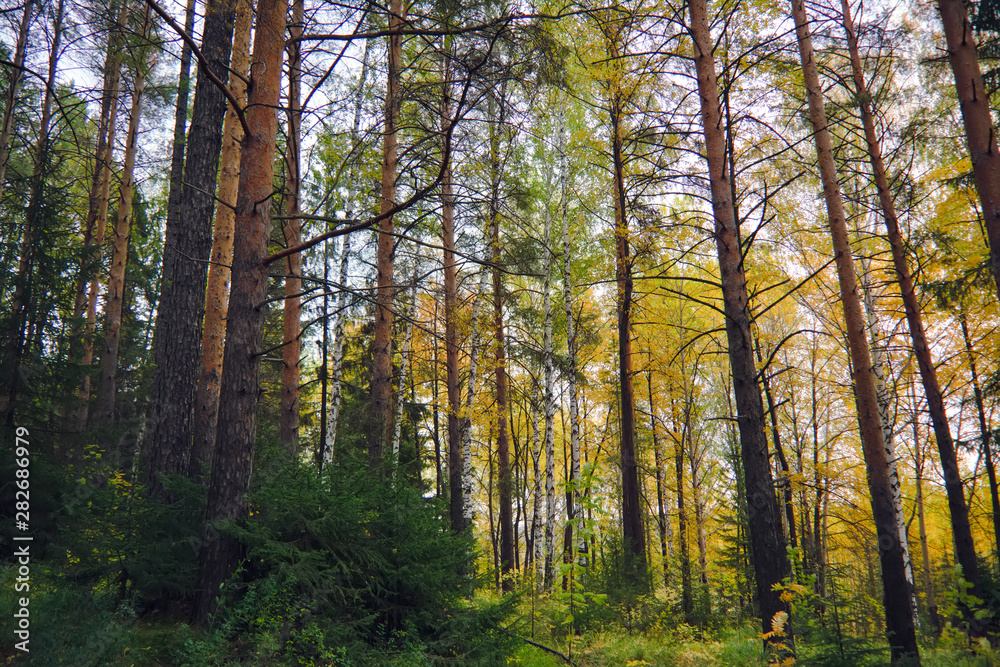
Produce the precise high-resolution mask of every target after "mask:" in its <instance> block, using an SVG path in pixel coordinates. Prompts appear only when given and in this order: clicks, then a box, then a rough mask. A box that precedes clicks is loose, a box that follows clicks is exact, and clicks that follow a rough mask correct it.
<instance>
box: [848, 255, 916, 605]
mask: <svg viewBox="0 0 1000 667" xmlns="http://www.w3.org/2000/svg"><path fill="white" fill-rule="evenodd" d="M858 264H859V265H860V267H861V273H860V275H859V276H858V277H859V279H860V283H861V294H862V298H863V299H864V305H865V315H866V318H865V319H866V325H867V327H868V338H869V340H870V341H871V348H872V365H873V369H872V370H873V372H874V374H875V392H876V398H877V399H878V414H879V421H881V422H882V438H883V440H884V441H885V457H886V459H887V460H888V461H889V483H890V484H891V485H892V502H893V504H894V505H895V506H896V527H897V529H898V531H899V542H900V544H901V545H902V547H903V566H904V568H905V570H906V580H907V581H908V582H909V583H910V590H912V591H916V589H915V588H914V587H913V563H912V561H911V559H910V545H909V540H907V535H906V514H905V513H904V511H903V491H902V488H903V487H902V483H901V482H900V479H899V468H898V466H897V465H896V461H897V459H898V457H897V456H896V442H895V438H894V432H893V422H894V420H893V418H892V398H891V396H890V394H889V388H888V387H887V386H886V384H885V369H886V366H887V364H888V360H887V359H886V353H885V346H884V345H883V344H882V332H881V331H880V328H879V324H878V317H877V315H876V313H875V297H874V295H873V294H872V290H871V262H870V260H869V259H868V258H867V257H860V256H859V257H858ZM911 602H912V604H913V612H914V613H913V619H914V622H916V621H917V620H918V614H917V613H916V611H917V610H916V604H917V600H916V593H915V592H914V594H913V595H911Z"/></svg>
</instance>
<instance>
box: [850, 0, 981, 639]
mask: <svg viewBox="0 0 1000 667" xmlns="http://www.w3.org/2000/svg"><path fill="white" fill-rule="evenodd" d="M842 13H843V15H842V21H843V25H844V32H845V33H846V35H847V46H848V51H849V53H850V57H851V74H852V78H853V80H854V89H855V90H854V92H855V95H856V97H857V100H858V106H859V111H860V113H861V122H862V125H863V127H864V134H865V144H866V148H867V152H868V159H869V161H870V162H871V168H872V176H873V178H874V181H875V188H876V190H877V192H878V200H879V204H880V206H881V209H882V218H883V220H884V221H885V227H886V233H887V235H888V239H889V247H890V249H891V251H892V264H893V268H894V269H895V272H896V282H897V283H898V284H899V291H900V295H901V296H902V298H903V306H904V308H905V310H906V322H907V324H908V325H909V329H910V340H911V342H912V344H913V353H914V356H915V357H916V360H917V368H918V369H919V370H920V380H921V382H922V384H923V387H924V394H925V396H926V397H927V407H928V411H929V412H930V416H931V423H932V425H933V427H934V439H935V440H936V441H937V446H938V452H939V454H940V457H941V467H942V469H943V470H944V483H945V489H946V490H947V492H948V509H949V512H950V514H951V527H952V532H953V534H954V539H955V556H956V559H957V560H958V562H959V564H960V565H961V566H962V576H963V577H964V578H965V580H966V581H968V582H969V583H970V584H972V594H973V595H975V596H980V595H981V594H982V593H981V590H980V584H979V565H978V563H977V561H976V548H975V544H974V543H973V539H972V529H971V527H970V525H969V509H968V507H967V506H966V501H965V491H964V489H963V484H962V475H961V472H960V470H959V468H958V458H957V456H956V455H955V443H954V439H953V438H952V435H951V427H950V426H949V424H948V415H947V412H946V410H945V405H944V397H943V393H942V391H941V385H940V383H939V382H938V377H937V370H936V367H935V364H934V359H933V358H932V356H931V350H930V346H929V344H928V341H927V333H926V331H925V330H924V322H923V315H922V313H921V308H920V302H919V301H918V300H917V293H916V288H915V286H914V283H913V276H912V274H911V272H910V266H909V263H908V261H907V258H906V250H905V243H904V241H903V235H902V233H901V232H900V230H899V221H898V219H897V216H896V205H895V202H894V201H893V196H892V191H891V190H890V186H889V178H888V175H887V174H886V169H885V164H884V162H883V160H882V147H881V145H880V143H879V140H878V136H877V134H876V132H875V119H874V114H873V112H872V97H871V94H870V93H869V91H868V85H867V83H866V82H865V77H864V71H863V70H862V64H861V56H860V53H859V51H858V40H857V35H856V34H855V31H854V21H853V19H852V17H851V8H850V4H849V3H848V2H847V0H842ZM998 164H1000V163H998ZM907 560H908V559H907ZM911 580H912V576H911ZM969 612H970V613H969V616H968V618H969V620H970V621H974V617H973V615H972V613H971V610H969Z"/></svg>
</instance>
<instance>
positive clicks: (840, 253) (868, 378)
mask: <svg viewBox="0 0 1000 667" xmlns="http://www.w3.org/2000/svg"><path fill="white" fill-rule="evenodd" d="M791 11H792V18H793V20H794V21H795V32H796V36H797V38H798V43H799V55H800V58H801V63H802V73H803V78H804V80H805V86H806V93H807V96H808V102H809V120H810V123H811V125H812V128H813V137H814V139H815V142H816V153H817V158H818V163H819V170H820V175H821V179H822V182H823V193H824V197H825V200H826V207H827V215H828V218H829V225H830V235H831V238H832V241H833V251H834V254H835V259H836V264H837V278H838V281H839V283H840V299H841V303H842V305H843V308H844V324H845V328H846V330H847V343H848V348H849V351H850V356H851V367H852V370H853V374H854V382H855V401H856V403H857V410H858V421H859V422H860V431H861V443H862V447H863V449H864V456H865V463H866V466H867V469H868V489H869V492H870V493H871V500H872V513H873V515H874V519H875V529H876V533H877V535H878V539H879V545H878V546H879V558H880V561H881V564H882V586H883V594H884V604H885V615H886V633H887V635H888V640H889V646H890V649H891V653H892V658H893V660H894V661H895V660H903V659H909V660H915V661H917V662H919V652H918V649H917V640H916V634H915V630H914V624H913V615H912V613H911V608H910V584H909V582H908V581H907V580H906V567H905V560H904V556H903V548H902V545H901V544H900V543H899V532H898V522H897V518H896V506H895V503H894V502H893V499H892V484H891V482H890V479H889V462H888V460H887V457H886V453H885V442H884V441H883V439H882V427H881V422H880V420H879V414H878V398H877V396H876V391H875V378H874V374H873V372H872V359H871V352H870V350H869V348H868V339H867V338H866V337H865V322H864V316H863V315H862V312H861V300H860V298H859V295H858V283H857V274H856V273H855V270H854V259H853V256H852V253H851V247H850V243H849V241H848V236H847V224H846V220H845V215H844V202H843V196H842V194H841V191H840V184H839V183H838V180H837V168H836V164H835V162H834V156H833V144H832V140H831V138H830V132H829V130H828V128H827V120H826V111H825V109H824V101H823V89H822V87H821V86H820V82H819V71H818V68H817V65H816V61H815V56H814V52H813V47H812V37H811V35H810V31H809V24H808V20H807V18H806V13H805V6H804V4H803V1H802V0H792V2H791Z"/></svg>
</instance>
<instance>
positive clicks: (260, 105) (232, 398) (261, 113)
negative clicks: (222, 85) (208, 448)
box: [194, 0, 288, 626]
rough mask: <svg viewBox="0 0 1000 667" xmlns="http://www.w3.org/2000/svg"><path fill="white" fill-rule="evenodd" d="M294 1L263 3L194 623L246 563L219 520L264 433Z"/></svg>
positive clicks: (233, 510) (239, 491)
mask: <svg viewBox="0 0 1000 667" xmlns="http://www.w3.org/2000/svg"><path fill="white" fill-rule="evenodd" d="M287 11H288V2H287V0H260V2H259V3H258V5H257V25H256V30H255V31H254V32H255V37H254V47H253V65H252V66H251V68H250V71H251V75H250V84H249V86H248V90H249V96H248V100H247V102H248V103H247V111H246V121H247V126H248V128H249V130H250V132H249V133H248V134H247V136H245V137H244V138H243V151H242V154H241V156H240V183H239V195H238V198H237V203H236V235H235V243H234V248H233V273H232V279H233V287H232V290H231V293H230V298H229V316H228V317H227V319H226V350H225V357H224V361H223V366H222V388H221V395H220V399H219V432H218V435H217V436H216V445H215V450H214V452H213V455H212V472H211V478H210V481H209V487H208V507H207V509H206V513H205V521H206V522H205V532H204V535H203V539H202V549H201V554H200V590H201V592H200V594H199V597H198V600H197V603H196V606H195V609H194V620H195V622H196V623H197V624H198V625H201V626H204V625H205V624H206V623H207V622H208V618H209V616H210V615H211V614H212V612H213V611H214V609H215V603H216V595H217V594H218V591H219V587H220V586H221V585H222V584H223V583H224V582H225V581H226V579H227V578H228V577H229V576H230V574H231V573H232V571H233V570H234V569H235V567H236V564H237V562H238V560H239V555H240V545H239V542H238V541H237V540H236V539H235V538H233V537H231V536H224V535H219V534H218V533H217V532H216V531H215V528H214V526H213V523H214V522H216V521H220V520H224V519H230V520H235V519H239V518H241V517H242V516H243V515H244V513H245V511H246V494H247V491H248V490H249V488H250V475H251V463H252V461H253V451H254V441H255V439H256V435H257V433H256V431H257V400H258V394H259V391H260V350H261V347H262V346H263V325H264V309H263V308H261V307H260V304H261V303H262V302H263V301H264V299H265V295H266V293H267V275H268V269H267V266H266V265H265V264H264V259H265V258H266V256H267V243H268V237H269V232H270V228H271V194H272V191H273V187H274V186H273V182H274V181H273V179H274V154H275V144H276V138H277V134H278V114H277V108H278V97H279V93H280V91H281V57H282V54H283V52H284V48H285V15H286V13H287Z"/></svg>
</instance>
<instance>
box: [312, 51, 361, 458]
mask: <svg viewBox="0 0 1000 667" xmlns="http://www.w3.org/2000/svg"><path fill="white" fill-rule="evenodd" d="M370 49H371V41H370V40H365V50H364V55H363V56H362V58H361V78H360V79H359V80H358V87H357V89H356V90H355V93H354V126H353V127H352V128H351V146H352V150H355V151H360V145H359V144H360V138H361V103H362V101H364V93H365V81H366V79H367V78H368V54H369V51H370ZM359 189H360V188H359V187H358V167H357V164H356V163H355V164H353V165H352V166H351V169H350V176H349V177H348V185H347V202H346V205H345V207H344V209H345V211H344V212H345V217H346V218H347V219H348V220H350V219H351V218H353V217H354V211H355V203H354V199H355V198H356V197H357V196H358V190H359ZM342 238H343V241H341V246H340V272H339V273H338V282H337V287H338V293H337V310H336V315H335V316H334V320H333V365H332V367H331V368H330V399H329V400H330V406H329V410H330V412H329V414H328V415H327V428H326V442H325V443H324V446H323V465H324V466H325V465H326V464H328V463H330V462H331V461H333V447H334V445H335V444H336V442H337V421H338V420H339V419H340V399H341V395H340V384H341V383H340V379H341V375H342V373H343V366H344V319H345V317H344V314H345V312H346V311H347V297H348V294H347V292H348V290H347V276H348V269H349V268H350V255H351V235H350V234H344V235H343V237H342ZM324 363H326V362H325V360H324Z"/></svg>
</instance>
